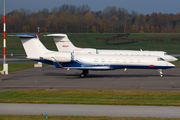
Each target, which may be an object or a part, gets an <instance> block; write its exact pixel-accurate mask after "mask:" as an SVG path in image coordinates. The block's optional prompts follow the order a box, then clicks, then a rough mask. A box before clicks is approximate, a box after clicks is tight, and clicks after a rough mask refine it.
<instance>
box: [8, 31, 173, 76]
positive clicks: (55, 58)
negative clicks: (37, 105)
mask: <svg viewBox="0 0 180 120" xmlns="http://www.w3.org/2000/svg"><path fill="white" fill-rule="evenodd" d="M9 36H12V37H20V39H21V42H22V44H23V47H24V50H25V52H26V54H27V58H28V59H31V60H35V61H39V62H42V63H47V64H50V65H54V66H55V67H56V68H65V69H67V70H69V69H78V70H82V73H81V74H80V77H85V76H87V75H88V73H89V70H114V69H127V68H134V69H158V71H159V73H160V76H161V77H162V76H163V72H162V69H169V68H174V67H175V65H173V64H172V63H169V62H167V61H165V60H164V59H162V58H161V57H158V56H136V55H133V56H129V55H113V54H75V53H74V52H72V51H51V50H48V49H47V48H46V47H45V46H44V45H43V44H42V43H41V41H40V40H39V38H38V37H37V35H35V34H15V35H9ZM58 38H59V37H58Z"/></svg>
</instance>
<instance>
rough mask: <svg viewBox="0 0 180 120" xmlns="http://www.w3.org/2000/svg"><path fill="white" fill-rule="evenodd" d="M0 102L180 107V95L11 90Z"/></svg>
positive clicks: (137, 92)
mask: <svg viewBox="0 0 180 120" xmlns="http://www.w3.org/2000/svg"><path fill="white" fill-rule="evenodd" d="M1 82H3V81H1ZM0 102H1V103H45V104H93V105H96V104H98V105H156V106H180V91H132V90H22V91H21V90H12V91H3V92H0Z"/></svg>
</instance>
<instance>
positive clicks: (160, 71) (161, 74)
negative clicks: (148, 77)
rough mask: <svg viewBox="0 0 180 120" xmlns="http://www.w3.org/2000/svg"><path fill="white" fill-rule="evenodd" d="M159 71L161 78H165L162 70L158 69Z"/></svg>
mask: <svg viewBox="0 0 180 120" xmlns="http://www.w3.org/2000/svg"><path fill="white" fill-rule="evenodd" d="M158 71H159V76H160V77H163V72H162V69H158Z"/></svg>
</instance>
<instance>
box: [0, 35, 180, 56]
mask: <svg viewBox="0 0 180 120" xmlns="http://www.w3.org/2000/svg"><path fill="white" fill-rule="evenodd" d="M7 35H8V34H7ZM43 35H46V34H45V33H41V34H40V40H41V41H42V43H43V44H44V45H45V46H46V47H47V48H48V49H50V50H57V48H56V46H55V44H54V41H53V38H51V37H44V36H43ZM67 35H68V37H69V39H70V40H71V41H72V42H73V44H74V45H75V46H77V47H84V48H97V49H120V50H122V49H123V50H139V49H143V50H153V51H156V50H158V51H159V50H161V51H166V52H168V53H180V40H179V38H180V34H178V33H142V34H140V33H139V34H136V33H132V34H130V35H129V36H127V37H126V36H123V37H121V38H127V39H129V40H116V39H115V40H111V41H108V42H109V43H123V42H127V41H131V39H132V38H138V39H139V41H138V42H135V43H130V44H119V45H108V44H106V43H105V41H104V40H102V39H97V38H103V37H104V38H112V37H115V36H118V34H117V33H116V34H114V33H113V34H104V33H103V34H98V33H96V34H88V33H87V34H85V33H69V34H67ZM0 38H2V39H3V34H2V33H1V34H0ZM172 38H176V40H175V41H171V39H172ZM147 39H148V41H147ZM156 39H162V40H163V42H162V41H161V42H160V41H159V40H156ZM6 40H7V53H24V49H23V47H22V44H21V42H20V39H19V38H18V37H8V36H7V38H6ZM177 40H179V41H177ZM2 42H3V40H1V41H0V44H1V46H0V53H3V49H2V47H3V43H2Z"/></svg>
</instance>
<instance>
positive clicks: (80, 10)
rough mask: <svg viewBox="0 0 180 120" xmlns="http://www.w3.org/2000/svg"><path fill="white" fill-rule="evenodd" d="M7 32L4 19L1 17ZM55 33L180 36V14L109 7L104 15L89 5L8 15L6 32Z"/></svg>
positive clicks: (26, 11) (0, 30)
mask: <svg viewBox="0 0 180 120" xmlns="http://www.w3.org/2000/svg"><path fill="white" fill-rule="evenodd" d="M0 24H1V26H0V32H3V16H1V17H0ZM37 27H40V32H52V33H179V32H180V13H177V14H162V13H155V12H154V13H152V14H151V15H149V14H147V15H143V14H138V13H137V12H136V11H132V12H131V13H129V12H128V11H127V10H126V9H125V8H120V7H118V8H117V7H115V6H108V7H106V8H105V9H104V10H103V11H97V12H94V11H91V9H90V7H89V6H88V5H82V6H79V7H76V6H74V5H66V4H64V5H62V6H60V7H58V8H57V7H55V8H53V9H52V11H51V12H49V10H48V9H46V8H45V9H43V10H39V11H38V12H35V11H33V12H32V11H30V10H26V9H19V10H14V11H12V12H10V13H8V14H7V15H6V31H7V32H9V33H12V32H14V33H20V32H37Z"/></svg>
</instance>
